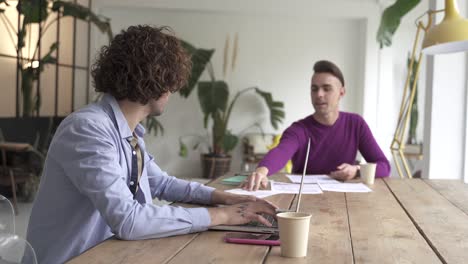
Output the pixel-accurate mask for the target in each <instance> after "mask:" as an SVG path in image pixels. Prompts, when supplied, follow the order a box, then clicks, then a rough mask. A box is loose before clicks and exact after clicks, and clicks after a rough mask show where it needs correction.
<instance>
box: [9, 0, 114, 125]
mask: <svg viewBox="0 0 468 264" xmlns="http://www.w3.org/2000/svg"><path fill="white" fill-rule="evenodd" d="M7 8H12V5H10V4H9V3H8V1H7V0H0V16H2V21H4V22H5V23H4V25H5V27H6V31H7V32H8V33H9V34H8V35H9V37H10V40H11V42H12V44H13V45H14V46H15V50H16V53H17V58H18V65H17V71H18V73H19V76H20V79H21V97H22V107H23V111H22V115H23V116H25V117H27V116H32V115H33V114H34V113H35V112H37V111H38V110H39V108H40V106H41V97H40V93H37V94H35V95H34V93H33V84H34V82H35V81H37V80H38V79H39V76H40V73H41V72H42V71H43V70H44V66H45V65H47V64H55V63H56V62H57V59H56V57H54V56H53V53H54V51H56V50H57V48H58V46H59V42H58V41H57V42H54V43H53V44H52V45H51V46H50V47H49V51H48V52H47V53H45V54H44V55H43V56H42V57H41V58H39V57H38V52H39V47H40V43H41V40H42V37H43V36H44V35H45V33H46V32H47V30H48V29H49V28H50V26H51V25H53V24H54V23H56V22H57V21H58V18H59V17H60V18H63V17H73V18H77V19H80V20H84V21H89V22H91V23H93V24H94V25H96V26H97V27H98V28H99V30H100V31H101V32H103V33H107V35H108V36H109V39H112V31H111V28H110V24H109V19H108V18H105V17H102V16H98V15H96V14H95V13H93V12H92V11H91V10H90V9H89V8H87V7H84V6H82V5H80V4H77V3H75V2H65V1H52V0H42V1H38V0H21V1H18V4H17V5H16V10H17V11H18V15H19V16H20V17H21V18H22V19H21V23H20V25H19V29H16V28H15V27H14V26H13V25H14V23H12V21H10V19H9V18H8V17H7V16H6V15H5V11H6V9H7ZM53 13H55V14H56V17H52V16H51V14H53ZM33 24H36V25H38V24H40V25H41V27H42V30H41V31H40V32H39V35H38V39H37V42H35V43H32V41H31V33H32V32H30V31H31V28H32V27H31V25H33ZM13 33H14V34H13ZM14 35H16V37H17V38H14V37H13V36H14ZM25 47H28V48H30V49H32V50H33V54H32V56H31V57H29V56H25V55H29V54H24V52H23V48H25Z"/></svg>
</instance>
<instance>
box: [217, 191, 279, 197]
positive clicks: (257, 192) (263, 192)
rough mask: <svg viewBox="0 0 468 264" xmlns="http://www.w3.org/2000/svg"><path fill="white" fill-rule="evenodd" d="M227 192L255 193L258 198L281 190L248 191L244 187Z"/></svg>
mask: <svg viewBox="0 0 468 264" xmlns="http://www.w3.org/2000/svg"><path fill="white" fill-rule="evenodd" d="M225 192H229V193H235V194H242V195H253V196H255V197H258V198H264V197H267V196H271V195H275V194H278V193H279V192H276V191H273V190H258V191H247V190H243V189H230V190H225Z"/></svg>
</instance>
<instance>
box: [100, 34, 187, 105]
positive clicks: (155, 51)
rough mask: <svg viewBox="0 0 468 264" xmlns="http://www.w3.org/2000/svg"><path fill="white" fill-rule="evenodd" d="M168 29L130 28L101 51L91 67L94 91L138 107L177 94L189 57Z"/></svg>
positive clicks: (185, 73)
mask: <svg viewBox="0 0 468 264" xmlns="http://www.w3.org/2000/svg"><path fill="white" fill-rule="evenodd" d="M170 33H172V31H171V30H170V29H169V28H168V27H152V26H147V25H139V26H131V27H129V28H128V29H127V30H122V32H121V33H120V34H118V35H116V36H115V38H114V39H113V40H112V41H111V43H110V44H109V46H104V47H102V48H101V51H100V53H99V54H98V55H97V59H96V61H95V63H94V64H93V66H92V70H91V75H92V77H93V81H94V86H95V90H96V91H97V92H104V93H109V94H111V95H113V96H114V97H115V98H116V99H117V100H122V99H128V100H130V101H133V102H139V103H142V104H146V103H148V101H149V100H151V99H155V100H157V99H159V97H161V95H163V94H164V93H166V92H171V93H174V92H177V91H178V90H179V89H180V88H182V87H183V86H184V85H185V84H186V83H187V80H188V77H189V75H190V72H191V68H192V64H191V60H190V56H189V54H188V53H187V52H186V51H185V49H184V48H183V47H182V45H181V43H180V41H179V40H178V39H177V38H176V37H175V36H173V35H172V34H170Z"/></svg>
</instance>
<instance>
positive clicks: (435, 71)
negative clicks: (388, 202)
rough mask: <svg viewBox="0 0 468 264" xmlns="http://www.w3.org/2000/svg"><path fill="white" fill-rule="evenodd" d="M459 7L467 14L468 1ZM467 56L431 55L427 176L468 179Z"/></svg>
mask: <svg viewBox="0 0 468 264" xmlns="http://www.w3.org/2000/svg"><path fill="white" fill-rule="evenodd" d="M458 6H459V7H460V11H461V14H464V15H465V14H467V9H468V6H467V3H466V2H462V1H458ZM431 7H432V8H435V9H441V8H443V4H442V3H441V2H440V1H431ZM465 16H466V15H465ZM441 19H442V16H438V20H437V23H439V22H440V21H441ZM466 56H467V55H466V52H465V53H454V54H442V55H434V56H427V57H428V67H427V73H428V75H427V76H428V78H427V95H426V107H425V115H426V122H425V128H424V131H425V135H424V139H425V148H424V156H425V164H424V169H423V177H427V178H431V179H463V178H464V179H465V181H467V177H466V176H464V175H465V170H466V168H465V159H466V150H465V149H466V148H465V145H466V127H467V125H466V116H467V110H466V96H467V95H466V89H467V74H466V72H467V57H466Z"/></svg>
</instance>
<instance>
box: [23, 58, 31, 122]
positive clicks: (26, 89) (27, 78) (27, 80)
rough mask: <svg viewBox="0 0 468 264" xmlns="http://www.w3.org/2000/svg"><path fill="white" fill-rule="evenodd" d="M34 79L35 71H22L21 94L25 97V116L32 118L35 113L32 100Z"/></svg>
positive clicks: (27, 69) (28, 69)
mask: <svg viewBox="0 0 468 264" xmlns="http://www.w3.org/2000/svg"><path fill="white" fill-rule="evenodd" d="M33 79H34V69H33V68H30V67H29V68H26V69H24V70H21V92H22V96H23V116H25V117H26V116H31V115H32V112H33V108H34V106H33V104H34V102H33V98H32V89H33Z"/></svg>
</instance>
